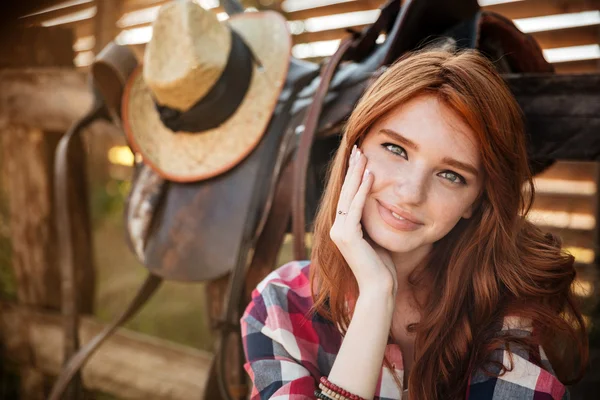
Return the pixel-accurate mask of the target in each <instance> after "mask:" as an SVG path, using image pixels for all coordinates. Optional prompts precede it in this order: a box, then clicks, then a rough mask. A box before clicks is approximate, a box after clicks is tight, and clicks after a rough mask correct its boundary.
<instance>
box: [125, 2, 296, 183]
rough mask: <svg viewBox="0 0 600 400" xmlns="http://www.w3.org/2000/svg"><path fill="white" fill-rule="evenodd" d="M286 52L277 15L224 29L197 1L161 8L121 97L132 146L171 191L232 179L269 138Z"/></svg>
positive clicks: (246, 17) (235, 21)
mask: <svg viewBox="0 0 600 400" xmlns="http://www.w3.org/2000/svg"><path fill="white" fill-rule="evenodd" d="M290 52H291V36H290V33H289V31H288V28H287V22H286V21H285V19H284V18H283V17H282V16H281V15H280V14H278V13H276V12H272V11H266V12H251V13H242V14H236V15H234V16H232V17H231V18H230V19H229V20H227V21H225V22H219V20H218V19H217V17H216V15H215V13H214V12H212V11H208V10H205V9H204V8H202V7H201V6H200V5H198V4H196V3H194V2H191V1H176V2H172V3H169V4H167V5H165V6H163V7H161V9H160V11H159V13H158V16H157V18H156V21H155V22H154V24H153V35H152V39H151V40H150V42H149V43H148V45H147V47H146V50H145V54H144V62H143V67H141V68H138V69H137V70H136V71H134V72H133V73H132V75H131V77H130V79H129V80H128V82H127V85H126V88H125V91H124V95H123V103H122V117H123V126H124V130H125V133H126V135H127V138H128V141H129V144H130V146H131V147H132V148H133V149H134V150H135V151H136V152H139V153H140V154H141V155H142V158H143V160H144V162H145V163H146V164H148V165H149V166H150V167H151V168H152V169H153V170H154V171H156V172H157V173H158V174H159V175H160V176H162V177H164V178H166V179H169V180H172V181H177V182H191V181H199V180H203V179H207V178H210V177H213V176H216V175H218V174H221V173H223V172H225V171H227V170H229V169H231V168H232V167H234V166H235V165H236V164H238V163H239V162H240V161H241V160H243V159H244V158H245V157H246V156H247V155H248V154H250V152H252V150H253V149H254V148H255V147H256V145H257V144H258V143H259V141H260V139H261V138H262V136H263V134H264V133H265V130H266V128H267V124H268V123H269V120H270V118H271V115H272V113H273V110H274V108H275V105H276V103H277V99H278V97H279V94H280V92H281V89H282V87H283V84H284V82H285V79H286V75H287V71H288V65H289V60H290Z"/></svg>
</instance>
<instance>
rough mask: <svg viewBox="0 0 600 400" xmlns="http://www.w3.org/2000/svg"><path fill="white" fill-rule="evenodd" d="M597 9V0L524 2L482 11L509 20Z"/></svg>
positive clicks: (598, 5)
mask: <svg viewBox="0 0 600 400" xmlns="http://www.w3.org/2000/svg"><path fill="white" fill-rule="evenodd" d="M598 8H600V1H599V0H525V1H514V2H510V3H501V4H494V5H490V6H486V7H483V9H484V10H489V11H494V12H497V13H499V14H502V15H504V16H505V17H508V18H510V19H518V18H530V17H540V16H544V15H554V14H566V13H576V12H581V11H595V10H597V9H598Z"/></svg>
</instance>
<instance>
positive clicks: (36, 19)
mask: <svg viewBox="0 0 600 400" xmlns="http://www.w3.org/2000/svg"><path fill="white" fill-rule="evenodd" d="M94 7H95V5H94V2H93V1H88V2H86V3H81V4H75V5H72V6H68V7H63V8H58V9H55V10H51V11H48V12H43V13H40V14H33V15H29V16H27V17H24V18H23V19H22V21H23V23H25V24H28V25H40V24H41V23H42V22H45V21H49V20H52V19H55V18H62V17H67V16H69V15H71V14H75V13H77V12H80V11H90V10H92V9H93V8H94Z"/></svg>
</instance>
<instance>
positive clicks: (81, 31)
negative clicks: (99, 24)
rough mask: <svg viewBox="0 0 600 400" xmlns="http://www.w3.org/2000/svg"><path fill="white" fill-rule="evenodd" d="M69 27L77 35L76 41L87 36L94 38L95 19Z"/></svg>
mask: <svg viewBox="0 0 600 400" xmlns="http://www.w3.org/2000/svg"><path fill="white" fill-rule="evenodd" d="M68 27H69V28H70V29H72V30H73V33H74V34H75V40H77V39H79V38H82V37H86V36H94V20H93V19H85V20H83V21H78V22H77V23H75V24H71V25H69V26H68Z"/></svg>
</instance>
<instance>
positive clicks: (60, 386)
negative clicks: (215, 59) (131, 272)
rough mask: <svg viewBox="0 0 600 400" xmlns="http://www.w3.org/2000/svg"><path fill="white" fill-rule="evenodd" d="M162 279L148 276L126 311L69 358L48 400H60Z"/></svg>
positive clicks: (154, 290)
mask: <svg viewBox="0 0 600 400" xmlns="http://www.w3.org/2000/svg"><path fill="white" fill-rule="evenodd" d="M162 281H163V280H162V278H161V277H159V276H156V275H152V274H149V275H148V277H147V278H146V280H145V281H144V284H143V285H142V287H141V288H140V289H139V291H138V292H137V294H136V295H135V297H134V299H133V301H132V302H131V303H130V304H129V306H127V309H126V310H125V311H124V312H123V313H122V314H121V315H120V316H119V317H118V318H117V319H115V320H114V321H113V322H111V323H110V325H108V326H106V327H105V328H104V329H103V330H102V332H100V333H99V334H98V335H96V336H94V337H93V338H92V339H91V340H90V341H89V342H87V343H86V344H85V346H83V347H82V348H81V349H79V351H78V352H77V353H75V355H74V356H73V357H71V358H70V359H69V361H68V363H67V364H66V365H65V367H64V368H63V370H62V371H61V373H60V375H59V376H58V379H57V381H56V383H55V384H54V386H53V387H52V391H51V392H50V396H49V397H48V400H60V399H61V398H62V394H63V392H64V391H65V390H66V388H67V385H68V384H69V382H70V381H71V379H73V377H74V376H75V375H76V374H77V373H78V372H79V370H80V369H81V367H83V365H84V364H85V362H86V361H87V360H88V359H89V358H90V356H91V355H92V354H94V352H95V351H96V350H97V349H98V347H100V345H101V344H102V343H103V342H104V341H105V340H106V339H107V338H108V337H109V336H110V335H111V334H112V333H113V332H114V331H115V330H116V329H117V328H118V327H119V326H121V325H122V324H124V323H125V322H127V321H129V319H130V318H131V317H133V316H134V315H135V314H136V313H137V312H138V311H139V310H140V308H142V306H143V305H144V304H145V303H146V301H147V300H148V299H149V298H150V297H151V296H152V295H153V294H154V292H156V289H158V288H159V287H160V284H161V283H162Z"/></svg>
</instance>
